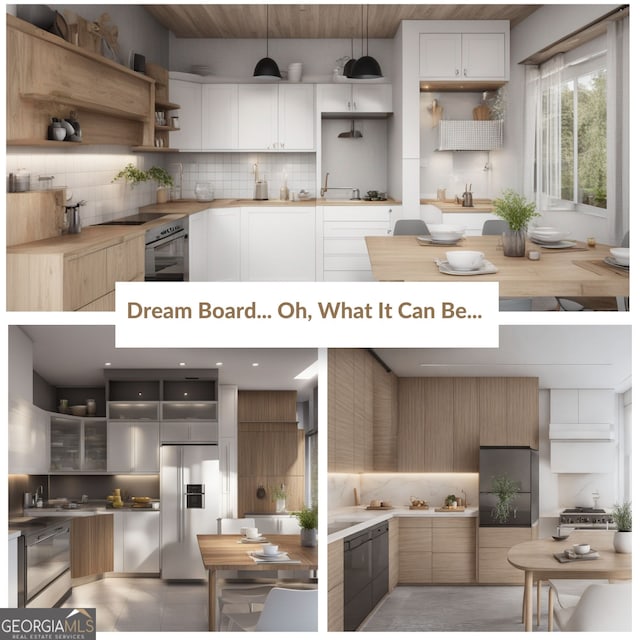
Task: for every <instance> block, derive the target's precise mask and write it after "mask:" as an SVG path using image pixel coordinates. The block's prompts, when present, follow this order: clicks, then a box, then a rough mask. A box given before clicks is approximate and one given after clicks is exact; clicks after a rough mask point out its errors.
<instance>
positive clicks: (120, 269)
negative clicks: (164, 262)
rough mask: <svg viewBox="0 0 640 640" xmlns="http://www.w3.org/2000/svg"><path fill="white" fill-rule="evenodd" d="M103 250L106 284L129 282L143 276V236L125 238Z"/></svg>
mask: <svg viewBox="0 0 640 640" xmlns="http://www.w3.org/2000/svg"><path fill="white" fill-rule="evenodd" d="M105 251H106V259H107V281H108V282H107V284H109V285H111V284H113V285H114V286H115V283H116V282H129V281H130V280H136V279H138V278H140V276H141V275H142V276H144V236H136V237H135V238H131V239H129V240H125V241H124V242H121V243H120V244H116V245H113V246H112V247H107V248H106V249H105ZM111 288H112V289H113V288H114V287H113V286H112V287H111Z"/></svg>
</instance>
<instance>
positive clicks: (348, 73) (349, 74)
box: [342, 38, 356, 78]
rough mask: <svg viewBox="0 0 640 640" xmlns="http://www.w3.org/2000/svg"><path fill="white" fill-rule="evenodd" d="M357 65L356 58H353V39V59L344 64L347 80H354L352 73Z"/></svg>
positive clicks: (344, 73)
mask: <svg viewBox="0 0 640 640" xmlns="http://www.w3.org/2000/svg"><path fill="white" fill-rule="evenodd" d="M355 63H356V60H355V58H354V57H353V38H351V58H349V60H347V61H346V62H345V64H344V70H343V72H342V73H343V75H345V76H346V77H347V78H352V77H353V76H352V73H353V65H354V64H355Z"/></svg>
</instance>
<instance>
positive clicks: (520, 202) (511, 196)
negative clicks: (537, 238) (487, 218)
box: [493, 189, 540, 257]
mask: <svg viewBox="0 0 640 640" xmlns="http://www.w3.org/2000/svg"><path fill="white" fill-rule="evenodd" d="M493 207H494V213H495V214H496V215H497V216H499V217H500V218H502V219H503V220H505V221H506V223H507V224H508V225H509V230H508V232H505V233H504V234H503V235H502V250H503V252H504V255H505V256H516V257H521V256H524V251H525V242H526V233H527V226H528V224H529V222H531V220H533V218H536V217H538V216H539V215H540V214H539V213H538V212H537V211H536V205H535V203H534V202H528V201H527V199H526V198H525V197H524V196H523V195H520V194H519V193H518V192H516V191H514V190H513V189H506V190H505V191H503V192H502V197H501V198H496V199H495V200H494V201H493Z"/></svg>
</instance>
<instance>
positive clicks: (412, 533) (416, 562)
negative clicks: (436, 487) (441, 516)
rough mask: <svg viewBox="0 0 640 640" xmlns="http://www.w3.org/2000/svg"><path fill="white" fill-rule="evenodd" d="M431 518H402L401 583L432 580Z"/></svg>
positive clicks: (417, 582)
mask: <svg viewBox="0 0 640 640" xmlns="http://www.w3.org/2000/svg"><path fill="white" fill-rule="evenodd" d="M432 535H433V528H432V522H431V518H400V554H399V556H400V562H399V574H398V582H399V583H400V584H429V583H430V582H431V550H432V546H431V545H432Z"/></svg>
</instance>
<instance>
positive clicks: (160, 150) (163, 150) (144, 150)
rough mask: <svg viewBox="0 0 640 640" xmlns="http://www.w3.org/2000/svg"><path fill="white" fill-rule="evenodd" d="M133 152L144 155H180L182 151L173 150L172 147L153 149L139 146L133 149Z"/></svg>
mask: <svg viewBox="0 0 640 640" xmlns="http://www.w3.org/2000/svg"><path fill="white" fill-rule="evenodd" d="M131 151H137V152H142V153H178V152H179V151H180V149H172V148H171V147H152V146H144V145H138V146H137V147H131Z"/></svg>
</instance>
